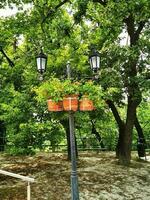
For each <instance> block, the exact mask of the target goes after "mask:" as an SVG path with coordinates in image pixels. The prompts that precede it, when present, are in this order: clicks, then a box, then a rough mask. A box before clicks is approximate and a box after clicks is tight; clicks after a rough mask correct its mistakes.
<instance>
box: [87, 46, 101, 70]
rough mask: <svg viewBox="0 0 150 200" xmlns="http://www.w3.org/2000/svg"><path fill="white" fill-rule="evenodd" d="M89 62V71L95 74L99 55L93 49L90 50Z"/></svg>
mask: <svg viewBox="0 0 150 200" xmlns="http://www.w3.org/2000/svg"><path fill="white" fill-rule="evenodd" d="M89 62H90V66H91V69H92V71H93V72H94V73H97V71H98V69H99V67H100V53H99V52H98V51H96V50H95V49H93V50H92V52H91V54H90V55H89Z"/></svg>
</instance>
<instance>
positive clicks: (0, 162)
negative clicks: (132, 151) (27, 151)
mask: <svg viewBox="0 0 150 200" xmlns="http://www.w3.org/2000/svg"><path fill="white" fill-rule="evenodd" d="M77 164H78V181H79V192H80V200H150V156H148V157H147V161H145V160H142V159H141V160H139V159H137V158H136V155H133V160H132V162H131V165H130V167H124V166H121V165H118V164H117V160H116V159H115V153H113V152H100V153H91V152H86V153H80V154H79V159H78V163H77ZM0 169H3V170H8V171H9V172H14V173H18V174H21V175H25V176H26V175H28V176H30V177H34V178H35V180H36V182H35V183H33V184H31V195H32V198H31V199H32V200H70V199H71V196H70V162H68V161H67V157H66V154H53V153H38V154H37V155H35V156H32V157H30V156H26V157H17V156H15V157H11V156H8V155H5V154H1V155H0ZM26 186H27V184H26V183H25V182H23V181H20V180H18V179H15V178H10V177H8V176H4V175H0V200H25V199H27V198H26V195H27V194H26Z"/></svg>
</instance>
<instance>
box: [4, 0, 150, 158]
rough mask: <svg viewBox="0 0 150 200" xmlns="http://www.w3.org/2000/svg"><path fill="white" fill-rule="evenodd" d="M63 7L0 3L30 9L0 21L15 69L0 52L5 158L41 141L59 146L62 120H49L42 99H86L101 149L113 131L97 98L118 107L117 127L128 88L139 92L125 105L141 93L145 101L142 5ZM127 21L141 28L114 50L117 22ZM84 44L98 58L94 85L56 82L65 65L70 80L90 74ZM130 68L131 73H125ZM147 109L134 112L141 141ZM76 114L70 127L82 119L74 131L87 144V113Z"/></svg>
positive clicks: (78, 0)
mask: <svg viewBox="0 0 150 200" xmlns="http://www.w3.org/2000/svg"><path fill="white" fill-rule="evenodd" d="M68 2H69V1H68ZM68 2H67V3H65V4H64V5H62V6H60V7H59V6H58V5H59V4H60V3H62V1H59V0H57V1H53V0H48V1H44V0H38V1H37V0H35V1H34V2H33V1H31V0H20V1H19V0H9V1H7V2H6V1H1V3H0V7H2V8H5V6H6V4H7V3H8V6H10V7H12V5H15V6H17V7H18V9H20V10H21V9H23V7H24V6H25V4H26V3H32V6H31V8H30V9H29V10H26V11H23V10H22V11H21V12H19V13H17V14H16V15H14V16H9V17H6V18H1V19H0V29H1V32H0V46H1V47H2V49H3V50H4V52H5V53H6V55H7V56H8V57H9V58H10V59H11V60H12V61H13V62H14V64H15V66H14V67H13V68H12V67H11V66H10V65H9V62H8V60H7V59H6V57H5V56H4V55H3V54H2V53H1V52H0V66H1V67H0V114H1V115H0V120H4V122H5V124H6V129H7V139H8V143H9V144H12V145H13V147H12V148H11V152H12V153H15V154H16V153H21V154H22V153H23V154H24V153H27V154H29V153H32V152H33V151H34V149H38V148H39V149H41V148H42V145H43V144H44V143H47V142H49V141H50V143H59V142H60V141H62V140H65V137H64V129H63V128H62V126H61V124H60V121H59V120H60V119H62V118H65V115H64V114H63V113H62V114H59V116H58V115H57V114H53V113H51V114H49V113H48V112H47V108H46V105H45V100H47V99H48V98H53V99H54V100H56V101H58V100H61V99H62V98H63V96H64V95H66V94H72V93H74V94H75V93H76V94H81V95H84V94H87V95H88V96H89V98H90V99H91V100H93V101H94V102H95V104H96V105H97V106H98V109H97V111H96V113H97V114H96V115H95V117H94V118H95V120H96V128H97V130H98V131H99V132H100V133H101V135H102V137H103V140H105V142H104V143H105V145H106V146H109V148H110V149H111V148H112V149H114V147H115V144H116V137H117V135H118V132H117V131H116V125H115V122H114V121H113V119H112V118H113V116H112V115H111V117H110V116H109V110H108V108H107V107H106V106H105V104H104V101H103V100H102V99H104V100H107V99H109V100H112V101H113V102H114V104H115V105H117V106H119V107H120V108H118V109H119V112H120V113H121V118H122V119H123V120H124V121H125V120H126V116H127V113H126V110H127V109H126V108H127V97H128V95H129V92H130V90H129V89H128V88H134V86H135V85H138V87H139V89H140V92H139V91H137V90H136V89H135V90H134V91H133V98H132V99H133V100H135V99H140V95H141V92H143V93H144V95H145V98H146V99H147V98H148V96H149V92H147V91H148V90H149V85H150V84H149V83H150V82H149V63H150V62H149V61H150V57H149V51H150V41H149V33H150V31H149V19H150V12H149V8H150V1H149V0H137V1H132V0H129V1H126V0H121V1H113V0H109V1H106V3H105V1H91V0H84V1H82V0H73V1H72V4H70V3H68ZM130 16H132V17H133V22H134V23H133V24H134V27H131V28H133V29H134V31H138V30H139V29H138V28H139V27H140V25H141V24H142V23H143V22H144V23H145V24H144V27H143V29H142V32H141V34H140V35H139V38H138V41H137V42H136V43H135V44H134V45H129V43H127V41H126V42H125V43H126V44H124V45H120V40H121V36H120V34H121V33H124V34H123V37H126V35H127V32H128V34H129V32H130V30H127V29H126V23H125V22H126V20H127V19H128V18H129V17H130ZM136 33H137V32H136ZM135 36H136V35H135ZM128 39H130V38H128ZM129 42H130V40H129ZM91 45H95V46H96V48H97V50H99V51H100V52H101V70H100V73H99V77H100V78H99V80H98V81H97V85H96V84H93V82H85V83H84V84H78V83H76V80H75V81H70V80H66V81H60V80H63V79H65V78H66V77H65V73H66V62H67V61H68V60H71V68H72V78H75V79H77V78H78V77H81V78H82V76H85V77H86V76H90V77H91V76H92V72H90V67H89V64H88V63H87V60H88V52H89V49H90V47H91ZM41 47H43V49H44V52H45V53H46V54H48V58H49V59H48V66H47V72H46V73H45V75H44V79H45V80H44V82H43V83H40V82H39V81H38V75H37V72H36V61H35V57H36V55H37V54H38V53H39V51H40V48H41ZM133 63H135V69H136V73H134V71H131V65H132V64H133ZM133 74H134V76H133ZM53 77H59V78H60V79H58V78H53ZM71 80H72V79H71ZM98 84H99V85H101V87H99V86H98ZM35 88H36V89H35ZM34 90H36V92H37V94H38V97H35V92H34ZM36 98H37V99H38V102H37V101H36V100H37V99H36ZM148 106H149V103H142V104H141V106H140V107H139V109H138V111H137V112H138V118H139V119H140V122H141V124H142V127H143V129H144V131H145V135H146V137H148V134H149V125H146V126H145V125H144V124H145V123H146V121H149V113H148ZM77 115H78V117H79V119H80V120H79V122H77V124H78V125H79V124H80V123H81V121H83V120H82V118H83V119H86V120H85V121H86V123H85V124H84V126H83V127H81V128H80V133H81V136H83V137H84V136H87V137H89V138H90V134H91V132H90V130H91V129H90V128H91V124H90V123H89V120H90V118H89V114H85V115H84V114H83V113H77ZM56 119H57V123H56V121H55V120H56ZM76 120H77V121H78V119H76ZM53 122H55V123H53ZM105 122H107V123H105ZM61 129H62V131H61ZM77 131H78V130H77ZM57 133H58V134H57ZM19 144H21V147H20V146H19ZM17 146H18V147H17ZM31 146H32V147H31Z"/></svg>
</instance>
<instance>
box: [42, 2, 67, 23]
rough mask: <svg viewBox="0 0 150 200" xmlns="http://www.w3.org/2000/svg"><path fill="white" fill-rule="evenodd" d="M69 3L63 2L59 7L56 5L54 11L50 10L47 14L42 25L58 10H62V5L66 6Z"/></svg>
mask: <svg viewBox="0 0 150 200" xmlns="http://www.w3.org/2000/svg"><path fill="white" fill-rule="evenodd" d="M69 1H70V0H63V1H62V2H60V3H59V4H58V5H56V6H55V8H54V9H50V10H49V11H48V13H47V14H46V16H45V17H44V19H43V20H42V23H44V22H45V20H46V19H47V18H49V17H50V16H51V15H53V14H54V13H55V12H56V11H57V9H58V8H60V7H61V6H62V5H64V4H65V3H67V2H69Z"/></svg>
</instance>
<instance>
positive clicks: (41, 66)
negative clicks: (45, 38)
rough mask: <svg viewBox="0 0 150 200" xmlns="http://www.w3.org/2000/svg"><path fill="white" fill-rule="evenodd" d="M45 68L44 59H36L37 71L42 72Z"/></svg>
mask: <svg viewBox="0 0 150 200" xmlns="http://www.w3.org/2000/svg"><path fill="white" fill-rule="evenodd" d="M45 66H46V59H45V58H41V57H39V58H37V69H38V71H39V72H44V71H45Z"/></svg>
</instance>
